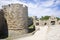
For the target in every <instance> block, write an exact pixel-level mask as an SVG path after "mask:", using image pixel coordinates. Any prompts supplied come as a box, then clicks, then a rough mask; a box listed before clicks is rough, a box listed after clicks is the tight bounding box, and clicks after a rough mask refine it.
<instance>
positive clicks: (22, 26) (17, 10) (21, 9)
mask: <svg viewBox="0 0 60 40" xmlns="http://www.w3.org/2000/svg"><path fill="white" fill-rule="evenodd" d="M3 11H4V13H5V14H4V16H5V18H6V20H7V23H8V29H9V30H12V29H14V30H22V32H23V33H27V27H28V8H27V6H25V5H23V4H9V5H5V6H3Z"/></svg>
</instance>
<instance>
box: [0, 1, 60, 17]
mask: <svg viewBox="0 0 60 40" xmlns="http://www.w3.org/2000/svg"><path fill="white" fill-rule="evenodd" d="M11 3H21V4H24V5H27V6H28V14H29V16H37V17H41V16H45V15H49V16H51V15H54V16H57V17H60V0H0V8H1V6H2V5H7V4H11Z"/></svg>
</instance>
